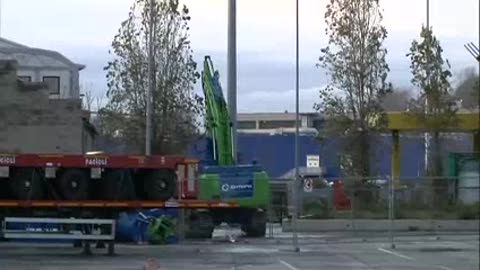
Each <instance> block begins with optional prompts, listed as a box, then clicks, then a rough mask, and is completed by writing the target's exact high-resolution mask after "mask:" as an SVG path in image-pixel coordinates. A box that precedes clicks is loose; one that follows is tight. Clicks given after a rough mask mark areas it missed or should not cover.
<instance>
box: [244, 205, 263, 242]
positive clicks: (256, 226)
mask: <svg viewBox="0 0 480 270" xmlns="http://www.w3.org/2000/svg"><path fill="white" fill-rule="evenodd" d="M266 224H267V217H266V214H265V212H264V211H258V210H257V211H254V212H251V213H249V214H248V217H247V219H246V220H245V223H243V224H242V226H241V228H242V231H243V232H245V234H246V235H247V236H248V237H264V236H265V231H266V229H267V225H266Z"/></svg>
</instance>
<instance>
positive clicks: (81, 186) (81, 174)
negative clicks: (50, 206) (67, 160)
mask: <svg viewBox="0 0 480 270" xmlns="http://www.w3.org/2000/svg"><path fill="white" fill-rule="evenodd" d="M88 181H89V178H88V175H87V173H86V172H85V171H82V170H78V169H71V170H66V171H65V172H63V173H62V174H61V175H60V177H59V178H58V182H57V189H58V191H59V193H60V194H61V195H62V196H63V198H64V199H66V200H86V199H88V184H89V183H88Z"/></svg>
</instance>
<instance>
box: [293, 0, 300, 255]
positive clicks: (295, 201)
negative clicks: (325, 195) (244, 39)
mask: <svg viewBox="0 0 480 270" xmlns="http://www.w3.org/2000/svg"><path fill="white" fill-rule="evenodd" d="M298 2H299V0H296V8H295V159H294V160H295V179H294V182H293V190H292V192H293V193H292V197H293V200H292V201H293V215H292V227H293V228H292V229H293V230H292V231H293V236H292V237H293V250H294V251H295V252H298V251H300V248H299V247H298V235H297V212H298V209H297V206H298V196H297V195H298V194H297V191H298V187H299V183H300V177H299V176H300V175H299V168H298V166H299V164H298V137H299V125H300V124H299V121H300V106H299V96H300V84H299V80H300V78H299V77H300V72H299V58H300V54H299V3H298Z"/></svg>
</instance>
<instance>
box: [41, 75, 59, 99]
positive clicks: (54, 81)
mask: <svg viewBox="0 0 480 270" xmlns="http://www.w3.org/2000/svg"><path fill="white" fill-rule="evenodd" d="M43 82H44V83H47V85H48V90H49V92H50V94H53V95H58V94H60V77H58V76H44V77H43Z"/></svg>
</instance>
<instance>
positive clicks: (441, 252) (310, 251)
mask: <svg viewBox="0 0 480 270" xmlns="http://www.w3.org/2000/svg"><path fill="white" fill-rule="evenodd" d="M299 236H300V237H299V247H300V251H299V252H294V251H293V246H292V239H291V235H289V234H284V235H282V237H276V238H273V239H243V238H238V239H236V240H235V241H234V242H233V240H232V239H235V238H222V237H218V235H217V238H215V239H214V240H209V241H198V242H183V243H181V244H178V245H170V246H148V245H134V244H117V245H116V255H114V256H107V255H105V254H106V249H96V248H92V251H93V255H88V256H87V255H82V254H81V249H79V248H73V247H72V245H70V244H27V243H13V242H2V243H0V269H13V270H17V269H34V270H43V269H86V270H89V269H92V270H106V269H121V270H123V269H137V270H138V269H145V265H146V264H147V261H148V260H149V259H151V260H150V264H151V265H152V264H157V265H158V266H159V269H165V270H171V269H212V270H213V269H215V270H216V269H227V270H233V269H238V270H240V269H245V270H246V269H259V270H307V269H308V270H310V269H335V270H342V269H443V270H449V269H452V270H453V269H469V270H470V269H479V263H480V262H479V235H478V233H477V234H475V233H473V234H472V233H467V232H466V233H464V234H455V235H449V234H444V235H435V236H433V235H429V234H426V235H401V236H396V237H395V248H392V246H391V243H390V242H389V241H388V237H385V236H384V235H380V236H378V237H374V236H365V235H362V236H352V235H342V234H310V235H306V234H301V235H299ZM152 269H153V268H152Z"/></svg>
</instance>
